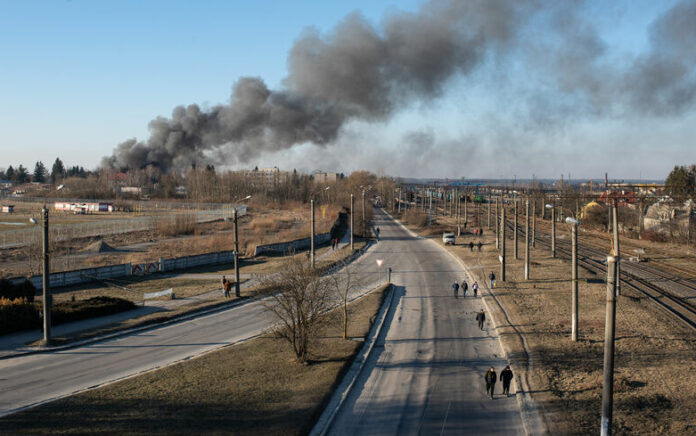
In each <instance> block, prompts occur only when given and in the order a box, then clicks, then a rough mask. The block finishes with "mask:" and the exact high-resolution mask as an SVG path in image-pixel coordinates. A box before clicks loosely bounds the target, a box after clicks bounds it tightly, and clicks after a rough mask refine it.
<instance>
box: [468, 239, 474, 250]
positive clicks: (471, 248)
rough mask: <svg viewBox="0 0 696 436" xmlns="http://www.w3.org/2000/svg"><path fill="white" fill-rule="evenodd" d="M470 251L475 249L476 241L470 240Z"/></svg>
mask: <svg viewBox="0 0 696 436" xmlns="http://www.w3.org/2000/svg"><path fill="white" fill-rule="evenodd" d="M469 251H474V243H473V242H471V241H469Z"/></svg>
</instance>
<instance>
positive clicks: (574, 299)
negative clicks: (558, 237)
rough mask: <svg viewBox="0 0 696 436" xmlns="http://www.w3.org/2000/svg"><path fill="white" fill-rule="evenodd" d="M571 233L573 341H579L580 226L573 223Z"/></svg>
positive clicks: (571, 320)
mask: <svg viewBox="0 0 696 436" xmlns="http://www.w3.org/2000/svg"><path fill="white" fill-rule="evenodd" d="M570 232H571V251H572V253H571V257H572V260H571V267H570V268H571V282H572V283H571V309H572V311H573V314H572V315H571V319H570V322H571V325H572V329H571V334H570V336H571V340H572V341H574V342H575V341H577V340H578V224H577V223H572V224H571V227H570Z"/></svg>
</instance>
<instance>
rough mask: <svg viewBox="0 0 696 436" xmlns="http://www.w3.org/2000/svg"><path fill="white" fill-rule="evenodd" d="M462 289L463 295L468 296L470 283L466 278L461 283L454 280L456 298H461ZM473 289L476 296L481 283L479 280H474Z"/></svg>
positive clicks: (453, 287) (453, 286) (453, 288)
mask: <svg viewBox="0 0 696 436" xmlns="http://www.w3.org/2000/svg"><path fill="white" fill-rule="evenodd" d="M460 289H461V290H462V296H463V297H466V293H467V291H468V290H469V284H468V283H467V282H466V280H463V281H462V284H461V285H460V284H459V283H458V282H454V283H453V284H452V290H453V291H454V298H459V290H460ZM471 290H472V291H474V297H477V296H478V290H479V284H478V282H477V281H474V283H473V284H472V285H471Z"/></svg>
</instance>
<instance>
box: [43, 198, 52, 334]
mask: <svg viewBox="0 0 696 436" xmlns="http://www.w3.org/2000/svg"><path fill="white" fill-rule="evenodd" d="M41 216H42V218H43V283H42V286H43V290H42V293H43V333H44V344H45V345H49V344H50V342H51V306H52V304H51V303H52V302H53V301H52V299H53V298H52V296H51V288H50V277H51V275H50V273H51V272H50V268H49V248H50V247H49V246H48V208H46V205H44V207H43V209H41Z"/></svg>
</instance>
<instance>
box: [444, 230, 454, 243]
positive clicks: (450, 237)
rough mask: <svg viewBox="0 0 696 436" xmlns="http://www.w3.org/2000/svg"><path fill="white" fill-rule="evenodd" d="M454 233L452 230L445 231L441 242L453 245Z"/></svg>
mask: <svg viewBox="0 0 696 436" xmlns="http://www.w3.org/2000/svg"><path fill="white" fill-rule="evenodd" d="M454 241H455V238H454V233H452V232H445V233H443V234H442V243H443V244H445V245H454Z"/></svg>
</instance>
